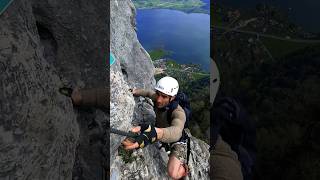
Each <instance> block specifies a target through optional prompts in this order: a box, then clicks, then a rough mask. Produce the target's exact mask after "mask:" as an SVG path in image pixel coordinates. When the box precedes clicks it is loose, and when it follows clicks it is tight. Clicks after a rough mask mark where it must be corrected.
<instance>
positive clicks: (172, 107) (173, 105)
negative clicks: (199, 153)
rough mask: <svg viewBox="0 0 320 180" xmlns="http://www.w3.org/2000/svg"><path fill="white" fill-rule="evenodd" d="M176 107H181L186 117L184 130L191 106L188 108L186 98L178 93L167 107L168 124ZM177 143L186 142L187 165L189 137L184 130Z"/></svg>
mask: <svg viewBox="0 0 320 180" xmlns="http://www.w3.org/2000/svg"><path fill="white" fill-rule="evenodd" d="M178 105H180V106H181V107H182V109H183V110H184V113H185V115H186V122H185V123H184V129H186V128H188V127H189V121H190V118H191V106H190V101H189V98H188V96H187V95H186V94H185V93H183V92H178V94H177V95H176V97H175V99H174V100H173V101H172V102H171V103H170V104H169V105H168V106H167V108H168V115H167V121H168V123H169V124H171V121H172V119H171V114H172V112H173V110H175V109H176V108H177V107H178ZM179 141H187V164H188V163H189V157H190V153H191V150H190V137H189V136H188V134H187V133H186V132H185V130H183V131H182V136H181V138H180V139H179V140H178V142H179Z"/></svg>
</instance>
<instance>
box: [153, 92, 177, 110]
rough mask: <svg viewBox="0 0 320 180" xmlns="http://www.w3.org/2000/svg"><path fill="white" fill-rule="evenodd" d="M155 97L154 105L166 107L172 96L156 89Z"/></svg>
mask: <svg viewBox="0 0 320 180" xmlns="http://www.w3.org/2000/svg"><path fill="white" fill-rule="evenodd" d="M156 93H157V99H156V106H157V108H163V107H166V106H167V105H168V104H169V103H170V102H171V101H172V100H173V99H174V98H172V97H171V96H169V95H166V94H164V93H162V92H160V91H156Z"/></svg>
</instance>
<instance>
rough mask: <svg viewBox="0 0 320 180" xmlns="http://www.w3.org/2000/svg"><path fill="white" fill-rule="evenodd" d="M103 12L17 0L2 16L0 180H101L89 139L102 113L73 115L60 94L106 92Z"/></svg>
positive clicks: (95, 6)
mask: <svg viewBox="0 0 320 180" xmlns="http://www.w3.org/2000/svg"><path fill="white" fill-rule="evenodd" d="M108 8H109V7H108V6H107V4H106V3H103V2H101V1H98V0H93V1H85V0H79V1H63V0H43V1H27V0H15V1H13V2H12V4H11V5H10V6H9V7H8V8H7V9H6V10H5V11H4V12H3V13H2V14H1V15H0V72H1V73H0V179H17V180H20V179H35V180H37V179H41V180H45V179H47V180H53V179H102V177H103V173H104V172H105V171H104V170H103V166H102V162H101V160H102V159H105V158H103V155H102V154H101V153H100V149H101V146H102V145H101V144H103V142H102V141H101V140H95V139H94V138H92V137H93V135H94V134H100V136H101V134H103V133H104V132H103V131H104V129H103V125H102V124H103V123H101V122H103V121H105V120H106V113H103V112H102V111H99V110H95V109H75V108H74V107H73V106H72V103H71V100H70V99H69V98H66V97H65V96H63V95H61V94H59V92H58V88H59V87H62V86H71V87H76V86H77V87H88V88H90V87H96V86H99V87H103V86H106V84H107V82H108V80H109V79H106V75H107V73H108V72H107V71H106V68H105V67H106V66H105V56H106V54H107V53H106V52H107V49H106V48H105V47H107V45H108V44H109V42H108V41H107V38H108V35H109V31H108V24H107V22H108V18H109V16H108V14H107V10H108ZM98 136H99V135H98ZM88 154H92V156H88Z"/></svg>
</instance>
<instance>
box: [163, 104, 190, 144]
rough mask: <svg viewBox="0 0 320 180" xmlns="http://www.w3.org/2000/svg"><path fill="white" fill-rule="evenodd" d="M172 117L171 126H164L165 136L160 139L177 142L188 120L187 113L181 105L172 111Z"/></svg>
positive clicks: (166, 141)
mask: <svg viewBox="0 0 320 180" xmlns="http://www.w3.org/2000/svg"><path fill="white" fill-rule="evenodd" d="M171 118H172V122H171V126H170V127H167V128H163V137H162V139H160V141H162V142H165V143H172V142H177V141H178V140H179V139H180V138H181V136H182V131H183V129H184V124H185V122H186V115H185V113H184V110H183V109H182V108H181V107H180V108H177V109H175V110H174V111H173V112H172V115H171Z"/></svg>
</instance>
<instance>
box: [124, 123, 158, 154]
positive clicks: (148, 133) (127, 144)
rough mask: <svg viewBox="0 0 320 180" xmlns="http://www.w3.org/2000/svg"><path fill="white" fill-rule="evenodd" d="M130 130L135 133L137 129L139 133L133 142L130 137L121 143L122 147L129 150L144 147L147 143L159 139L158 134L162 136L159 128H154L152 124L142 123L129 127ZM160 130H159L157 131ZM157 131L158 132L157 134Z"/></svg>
mask: <svg viewBox="0 0 320 180" xmlns="http://www.w3.org/2000/svg"><path fill="white" fill-rule="evenodd" d="M131 131H132V132H134V133H137V132H139V131H141V132H140V135H139V137H138V138H136V139H135V140H136V142H134V141H133V140H132V139H130V138H126V139H125V140H124V141H123V142H122V144H123V145H124V149H126V150H130V149H136V148H139V147H140V148H144V147H145V146H147V145H148V144H152V143H154V142H156V141H157V140H158V139H159V135H160V136H162V135H161V134H162V133H161V132H162V131H161V130H160V129H158V128H155V127H154V126H152V125H149V124H143V125H141V126H137V127H134V128H132V129H131ZM159 131H160V132H159ZM158 133H159V134H158Z"/></svg>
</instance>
